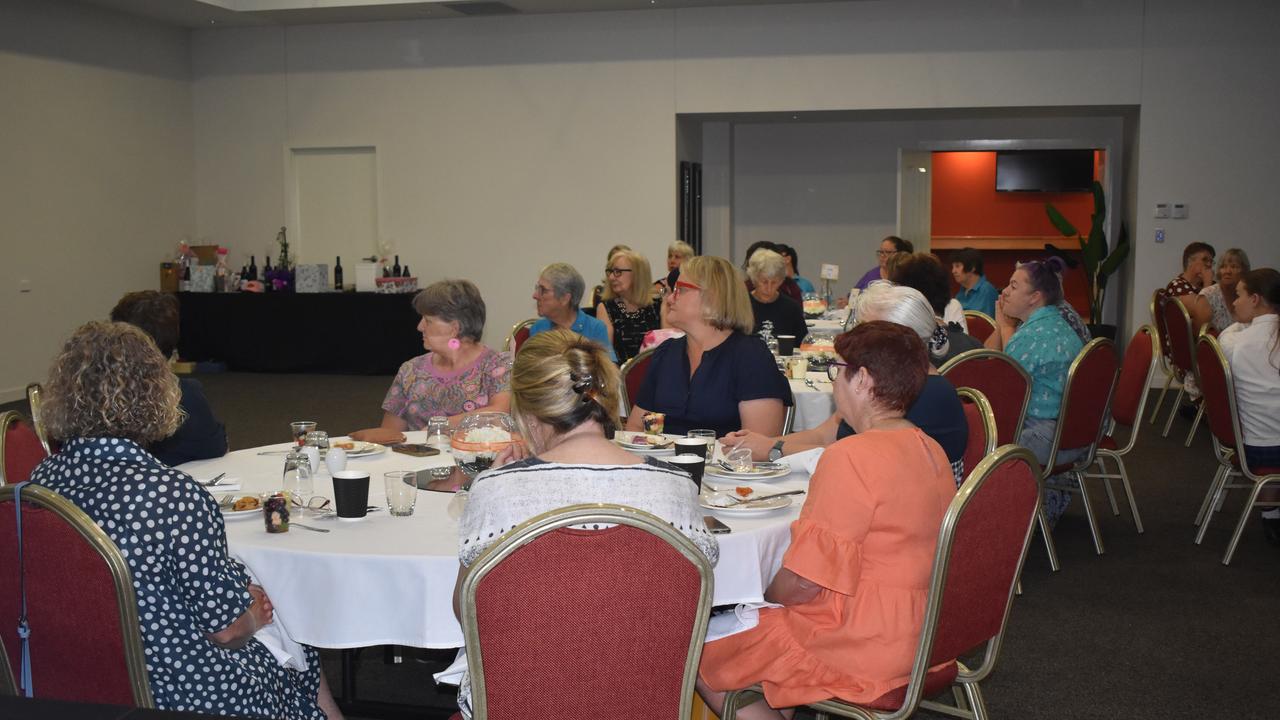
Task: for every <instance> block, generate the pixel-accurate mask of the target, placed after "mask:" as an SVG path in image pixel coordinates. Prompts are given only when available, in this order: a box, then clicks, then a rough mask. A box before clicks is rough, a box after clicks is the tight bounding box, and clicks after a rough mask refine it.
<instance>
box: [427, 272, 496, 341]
mask: <svg viewBox="0 0 1280 720" xmlns="http://www.w3.org/2000/svg"><path fill="white" fill-rule="evenodd" d="M413 309H414V310H417V311H418V314H419V315H423V316H426V315H430V316H431V317H434V318H440V319H441V320H444V321H445V322H456V323H458V336H459V337H461V338H464V339H467V340H473V341H475V342H480V336H482V335H484V315H485V309H484V298H482V297H480V288H477V287H476V286H475V283H473V282H471V281H470V280H440V281H439V282H433V283H431V284H430V285H428V286H426V287H425V288H423V289H422V292H420V293H418V294H417V295H415V296H414V297H413Z"/></svg>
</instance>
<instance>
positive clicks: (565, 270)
mask: <svg viewBox="0 0 1280 720" xmlns="http://www.w3.org/2000/svg"><path fill="white" fill-rule="evenodd" d="M538 277H540V278H545V279H546V281H547V282H549V283H551V294H553V295H555V296H556V297H560V296H561V295H568V296H569V305H570V306H572V307H575V308H576V307H578V303H580V302H582V293H583V292H584V291H586V289H587V284H586V283H585V282H583V280H582V275H581V274H580V273H579V272H578V271H577V270H575V269H574V267H573V266H572V265H570V264H569V263H562V262H560V263H551V264H550V265H548V266H546V267H544V268H542V272H541V273H539V274H538Z"/></svg>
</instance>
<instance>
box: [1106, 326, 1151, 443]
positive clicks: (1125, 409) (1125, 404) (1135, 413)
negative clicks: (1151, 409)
mask: <svg viewBox="0 0 1280 720" xmlns="http://www.w3.org/2000/svg"><path fill="white" fill-rule="evenodd" d="M1159 343H1160V341H1159V338H1158V337H1157V336H1156V329H1155V328H1153V327H1151V326H1150V325H1143V326H1142V327H1140V328H1138V331H1137V332H1135V333H1134V334H1133V337H1132V338H1131V339H1130V340H1129V346H1128V347H1127V348H1125V351H1124V361H1123V362H1122V363H1121V364H1120V379H1119V381H1118V382H1117V383H1116V396H1115V399H1114V400H1112V402H1111V417H1112V419H1114V420H1115V421H1116V424H1118V425H1134V426H1136V425H1137V422H1138V418H1140V417H1142V409H1143V407H1145V406H1146V403H1147V388H1149V387H1151V378H1152V377H1153V376H1154V375H1155V372H1156V366H1157V365H1158V364H1159V362H1160V358H1159V355H1160V344H1159Z"/></svg>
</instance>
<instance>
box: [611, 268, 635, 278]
mask: <svg viewBox="0 0 1280 720" xmlns="http://www.w3.org/2000/svg"><path fill="white" fill-rule="evenodd" d="M629 272H631V268H605V269H604V274H605V275H609V276H611V277H619V276H620V275H622V273H629Z"/></svg>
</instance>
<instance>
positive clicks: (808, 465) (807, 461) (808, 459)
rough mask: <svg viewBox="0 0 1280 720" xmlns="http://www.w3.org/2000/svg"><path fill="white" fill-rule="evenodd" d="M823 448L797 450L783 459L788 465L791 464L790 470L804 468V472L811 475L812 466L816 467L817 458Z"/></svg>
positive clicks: (820, 455)
mask: <svg viewBox="0 0 1280 720" xmlns="http://www.w3.org/2000/svg"><path fill="white" fill-rule="evenodd" d="M823 450H824V448H813V449H812V450H805V451H804V452H798V453H795V454H794V455H788V456H787V457H786V458H785V460H786V461H787V463H788V464H789V465H791V472H795V471H796V470H799V469H800V468H804V471H805V472H807V473H809V474H810V475H812V474H813V471H814V468H816V467H818V458H820V457H822V451H823Z"/></svg>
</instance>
